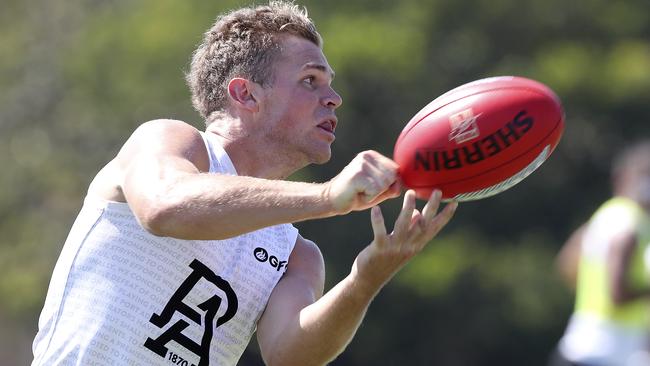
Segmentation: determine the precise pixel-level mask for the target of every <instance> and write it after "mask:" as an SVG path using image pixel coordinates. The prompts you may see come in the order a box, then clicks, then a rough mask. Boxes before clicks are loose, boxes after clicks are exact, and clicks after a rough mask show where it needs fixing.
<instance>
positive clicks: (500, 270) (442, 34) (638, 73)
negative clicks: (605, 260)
mask: <svg viewBox="0 0 650 366" xmlns="http://www.w3.org/2000/svg"><path fill="white" fill-rule="evenodd" d="M242 4H244V3H243V2H240V1H234V0H233V1H218V2H217V1H210V2H208V1H198V0H192V1H190V0H187V1H172V0H155V1H154V0H133V1H125V0H112V1H94V0H65V1H64V0H48V1H37V0H3V2H2V4H1V5H0V8H1V11H0V55H1V57H0V166H2V167H3V171H2V173H1V174H0V340H1V342H0V356H1V358H2V359H3V363H4V364H10V365H11V364H27V363H29V362H30V360H31V358H30V357H31V353H30V343H31V340H32V338H33V335H34V334H35V331H36V326H37V317H38V313H39V311H40V308H41V306H42V303H43V299H44V294H45V291H46V288H47V284H48V281H49V276H50V274H51V271H52V269H53V266H54V263H55V260H56V257H57V255H58V253H59V251H60V249H61V246H62V244H63V241H64V239H65V236H66V234H67V231H68V229H69V227H70V226H71V224H72V221H73V219H74V217H75V215H76V213H77V211H78V209H79V207H80V205H81V202H82V198H83V196H84V193H85V190H86V187H87V185H88V183H89V182H90V180H91V179H92V177H93V175H94V173H95V172H96V171H97V170H98V169H99V168H100V167H101V165H102V164H103V163H105V162H106V161H108V160H109V159H110V158H111V157H112V156H113V155H114V154H115V153H116V152H117V149H118V148H119V146H120V145H121V143H122V142H123V141H124V140H125V138H126V137H128V135H129V134H130V133H131V131H132V130H133V129H134V128H135V127H136V126H137V125H138V124H140V123H142V122H144V121H146V120H149V119H154V118H161V117H170V118H177V119H182V120H185V121H188V122H189V123H192V124H193V125H195V126H196V127H198V128H202V126H203V123H202V121H201V120H200V119H199V117H198V115H197V114H196V113H195V112H194V111H193V110H192V108H191V105H190V102H189V95H188V91H187V88H186V87H185V84H184V81H183V72H184V71H185V70H186V69H187V65H188V60H189V56H190V54H191V52H192V50H193V48H194V46H195V45H196V44H197V43H198V42H199V40H200V38H201V34H202V33H203V32H204V31H205V30H206V29H207V28H208V27H209V26H210V24H211V23H212V21H213V19H214V17H215V16H216V14H218V13H219V12H221V11H223V10H224V9H230V8H233V7H236V6H238V5H242ZM302 4H304V5H307V7H308V8H309V10H310V13H311V16H312V17H313V18H314V19H315V21H316V23H317V25H318V27H319V29H320V31H321V33H322V34H323V36H324V38H325V53H326V55H327V56H328V58H329V61H330V64H331V65H332V66H333V67H334V68H335V70H336V71H337V78H336V80H335V83H334V86H335V87H336V88H337V89H338V91H339V92H340V94H341V95H342V96H343V97H344V100H345V102H344V105H343V107H342V108H341V109H340V110H339V111H340V112H339V119H340V122H341V123H340V125H339V128H338V129H337V132H338V134H337V142H336V143H335V145H334V159H333V160H332V161H331V162H330V163H328V164H326V165H323V166H314V167H309V168H306V169H305V170H303V171H301V172H300V173H298V174H297V175H296V176H295V177H294V178H295V179H303V180H308V181H325V180H328V179H330V178H331V177H333V176H334V175H335V174H336V173H337V172H338V171H339V170H340V169H341V168H342V167H343V166H345V164H346V163H347V162H349V161H350V160H351V159H352V157H353V156H354V155H355V154H356V153H358V152H359V151H362V150H364V149H375V150H378V151H380V152H382V153H384V154H386V155H389V156H390V155H391V152H392V147H393V143H394V141H395V139H396V136H397V134H398V133H399V131H400V130H401V128H402V127H403V126H404V124H405V123H406V122H407V121H408V120H409V119H410V117H411V116H412V115H413V114H414V113H415V112H416V111H418V110H419V109H420V108H421V107H422V106H424V105H425V104H427V103H428V102H429V101H430V100H431V99H433V98H434V97H436V96H437V95H440V94H442V93H443V92H445V91H447V90H449V89H451V88H453V87H455V86H458V85H460V84H463V83H465V82H468V81H472V80H475V79H479V78H483V77H488V76H496V75H521V76H526V77H529V78H533V79H537V80H539V81H542V82H544V83H546V84H547V85H549V86H550V87H551V88H553V89H554V90H555V91H556V92H557V93H558V95H559V96H560V97H561V99H562V100H563V102H564V105H565V108H566V114H567V126H566V131H565V134H564V136H563V139H562V141H561V143H560V145H559V147H558V149H557V150H556V152H555V153H554V155H553V156H552V157H551V159H550V160H549V161H548V162H547V163H545V164H544V166H542V168H540V170H539V171H537V172H535V173H534V174H533V175H532V176H531V177H529V178H528V179H527V180H526V181H525V182H524V183H522V184H520V185H518V186H516V187H514V188H513V189H511V190H510V191H508V192H506V193H503V194H501V195H498V196H495V197H493V198H490V199H486V200H483V201H477V202H473V203H467V204H464V205H461V207H460V209H459V211H458V213H457V215H456V218H455V219H454V221H453V222H452V223H451V224H450V225H449V226H448V227H447V228H446V229H445V230H444V232H443V233H442V234H441V236H440V237H439V239H438V240H437V241H435V242H434V243H432V245H430V246H429V247H428V249H427V250H426V251H425V252H424V253H423V254H422V255H420V256H419V257H418V258H417V259H416V260H414V261H413V262H412V263H411V264H410V265H409V266H408V267H407V268H406V269H405V270H404V271H403V272H401V273H400V274H399V275H398V277H397V278H396V279H395V280H394V281H393V282H391V283H390V285H389V286H388V287H387V288H386V289H385V290H384V291H383V292H382V293H381V294H380V295H379V296H378V298H377V299H376V301H375V302H374V304H373V305H372V306H371V308H370V310H369V312H368V316H367V319H366V321H365V322H364V324H363V326H362V327H361V329H360V331H359V333H358V335H357V337H356V338H355V339H354V341H353V342H352V344H351V345H350V347H349V348H348V350H347V351H346V352H345V353H344V354H343V355H342V356H341V357H340V358H339V359H337V360H336V361H335V362H334V363H333V364H334V365H376V364H381V365H429V364H434V363H435V364H438V365H494V364H499V365H521V364H525V365H544V364H545V363H546V359H547V357H548V355H549V354H550V352H551V351H552V349H553V347H554V346H555V343H556V342H557V339H558V338H559V336H560V335H561V333H562V331H563V327H564V325H565V323H566V320H567V317H568V316H569V314H570V310H571V304H572V294H571V293H570V291H569V290H567V288H566V287H565V286H564V284H562V283H561V282H560V281H559V279H558V277H557V276H556V275H555V268H554V264H553V258H554V256H555V254H556V253H557V251H558V249H559V248H560V246H561V244H562V242H563V241H564V239H565V238H566V237H567V236H568V235H569V233H570V232H571V230H572V229H573V228H574V227H576V226H577V225H578V224H579V223H581V222H582V221H583V220H585V219H586V218H588V216H589V214H590V212H591V211H592V210H593V209H594V208H595V207H596V206H597V205H598V204H599V203H600V202H601V201H602V200H604V199H605V198H606V197H607V196H608V195H609V194H610V192H609V177H608V169H609V163H610V160H611V156H612V154H614V153H615V152H616V151H618V150H619V149H620V148H622V147H623V146H625V144H627V143H629V142H630V141H633V140H635V139H637V138H640V137H643V136H645V137H648V136H649V135H650V127H648V122H647V121H648V120H649V118H648V117H650V116H649V115H650V108H648V101H650V43H649V42H648V39H650V19H649V18H650V2H648V1H644V0H626V1H621V0H618V1H617V0H608V1H604V0H582V1H577V2H569V1H561V0H545V1H542V0H523V1H521V0H519V1H515V0H490V1H487V0H462V1H451V0H401V1H387V0H345V1H342V0H330V1H316V0H310V1H307V0H305V1H304V2H302ZM398 205H399V203H397V202H389V203H386V204H384V205H383V210H384V213H385V215H386V216H387V222H389V221H390V220H391V219H394V218H395V216H396V214H397V211H398ZM298 226H299V228H300V229H301V232H302V234H303V235H304V236H305V237H309V238H311V239H313V240H315V241H316V242H317V243H319V244H320V246H321V248H322V250H323V252H324V255H325V258H326V261H327V269H328V284H327V286H328V287H331V286H332V285H333V284H334V283H336V282H337V281H339V280H340V279H341V278H342V277H343V276H345V275H346V274H347V272H348V270H349V267H350V265H351V263H352V261H353V260H354V257H355V256H356V254H357V253H358V252H359V250H361V248H362V247H363V246H364V245H365V244H366V243H368V242H369V240H371V228H370V224H369V216H368V213H367V212H362V213H353V214H350V215H347V216H345V217H335V218H331V219H326V220H319V221H312V222H306V223H302V224H300V225H298ZM256 352H257V350H256V348H255V345H254V344H253V345H252V346H251V347H250V349H249V351H247V353H246V354H245V356H244V357H243V359H242V361H241V364H242V365H258V364H260V361H259V356H258V355H257V353H256Z"/></svg>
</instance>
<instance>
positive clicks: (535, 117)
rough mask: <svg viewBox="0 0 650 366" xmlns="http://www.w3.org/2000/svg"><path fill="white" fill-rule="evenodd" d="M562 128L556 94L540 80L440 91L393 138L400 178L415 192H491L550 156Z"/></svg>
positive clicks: (498, 80) (501, 80) (455, 195)
mask: <svg viewBox="0 0 650 366" xmlns="http://www.w3.org/2000/svg"><path fill="white" fill-rule="evenodd" d="M563 130H564V111H563V108H562V104H561V102H560V99H559V98H558V97H557V95H555V93H554V92H553V91H552V90H551V89H550V88H548V87H547V86H545V85H544V84H542V83H539V82H537V81H534V80H530V79H526V78H522V77H515V76H501V77H493V78H487V79H481V80H477V81H474V82H471V83H468V84H465V85H462V86H459V87H457V88H455V89H452V90H451V91H449V92H447V93H445V94H443V95H441V96H440V97H438V98H436V99H435V100H433V101H432V102H431V103H429V104H428V105H427V106H425V107H424V108H423V109H422V110H421V111H420V112H418V113H417V114H416V115H415V116H414V117H413V118H412V119H411V121H410V122H409V123H408V124H407V125H406V126H405V127H404V130H403V131H402V133H401V134H400V136H399V138H398V139H397V142H396V143H395V151H394V160H395V162H397V163H398V164H399V166H400V168H399V173H400V177H401V179H402V181H403V183H404V184H405V186H407V187H408V188H411V189H414V190H415V191H416V193H417V196H418V198H421V199H427V198H428V197H429V196H430V195H431V192H432V191H433V190H434V189H440V190H441V191H442V197H443V200H445V201H449V200H457V201H470V200H477V199H482V198H486V197H489V196H493V195H495V194H497V193H500V192H503V191H505V190H506V189H508V188H510V187H512V186H514V185H515V184H517V183H519V182H521V181H522V180H523V179H524V178H526V177H527V176H528V175H530V174H531V173H532V172H533V171H534V170H535V169H537V168H538V167H539V166H540V165H542V163H543V162H544V161H545V160H546V159H547V158H548V157H549V156H550V155H551V153H552V152H553V150H554V149H555V147H556V146H557V144H558V142H559V141H560V137H561V136H562V132H563Z"/></svg>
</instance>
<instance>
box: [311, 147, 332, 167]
mask: <svg viewBox="0 0 650 366" xmlns="http://www.w3.org/2000/svg"><path fill="white" fill-rule="evenodd" d="M331 158H332V149H327V151H326V152H325V151H323V152H321V153H319V154H314V156H312V159H311V161H312V164H318V165H320V164H325V163H327V162H328V161H330V159H331Z"/></svg>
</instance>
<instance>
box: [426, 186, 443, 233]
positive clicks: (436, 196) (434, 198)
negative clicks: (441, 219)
mask: <svg viewBox="0 0 650 366" xmlns="http://www.w3.org/2000/svg"><path fill="white" fill-rule="evenodd" d="M441 197H442V192H440V190H438V189H436V190H435V191H433V193H432V194H431V197H429V201H428V202H427V204H426V205H425V206H424V209H423V210H422V216H423V217H424V220H423V221H424V224H425V225H426V224H428V223H429V222H431V220H433V218H434V217H435V216H436V212H438V208H439V207H440V198H441Z"/></svg>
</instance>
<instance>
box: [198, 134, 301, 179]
mask: <svg viewBox="0 0 650 366" xmlns="http://www.w3.org/2000/svg"><path fill="white" fill-rule="evenodd" d="M220 127H221V126H216V125H213V124H211V125H210V126H209V127H208V128H207V129H206V133H211V134H213V136H215V137H216V138H217V140H218V141H219V143H220V144H221V146H222V147H223V149H224V150H225V151H226V153H227V154H228V157H229V158H230V160H231V161H232V163H233V165H234V166H235V169H236V170H237V174H238V175H245V176H251V177H257V178H265V179H286V178H287V177H288V176H289V175H291V174H293V173H294V172H295V171H297V170H299V169H301V168H303V167H304V165H303V166H296V164H295V162H292V161H291V160H290V159H287V158H286V154H283V153H282V152H279V151H274V149H273V146H268V144H266V143H265V142H263V141H260V138H259V137H258V136H256V135H254V134H247V133H244V131H245V129H242V128H238V126H237V125H236V124H235V125H233V126H229V127H228V128H220ZM263 145H267V147H266V148H260V146H263Z"/></svg>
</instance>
